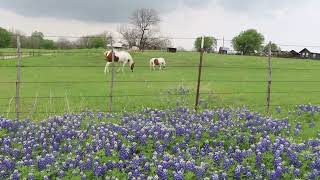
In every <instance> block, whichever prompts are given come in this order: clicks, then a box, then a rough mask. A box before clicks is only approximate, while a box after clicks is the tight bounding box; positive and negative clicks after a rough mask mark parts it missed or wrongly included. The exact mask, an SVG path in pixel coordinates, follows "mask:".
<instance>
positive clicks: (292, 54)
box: [276, 50, 300, 58]
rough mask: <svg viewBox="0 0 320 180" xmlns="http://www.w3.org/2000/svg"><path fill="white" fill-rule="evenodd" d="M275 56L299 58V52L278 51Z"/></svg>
mask: <svg viewBox="0 0 320 180" xmlns="http://www.w3.org/2000/svg"><path fill="white" fill-rule="evenodd" d="M276 56H278V57H283V58H300V53H298V52H297V51H295V50H291V51H279V52H278V53H277V54H276Z"/></svg>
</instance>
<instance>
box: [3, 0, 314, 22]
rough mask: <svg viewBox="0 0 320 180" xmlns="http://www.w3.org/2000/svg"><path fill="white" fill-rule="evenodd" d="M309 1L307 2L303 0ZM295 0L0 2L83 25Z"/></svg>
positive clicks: (257, 11)
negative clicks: (144, 11)
mask: <svg viewBox="0 0 320 180" xmlns="http://www.w3.org/2000/svg"><path fill="white" fill-rule="evenodd" d="M306 1H310V0H306ZM297 2H300V1H298V0H0V8H3V9H7V10H10V11H13V12H15V13H17V14H20V15H23V16H28V17H51V18H57V19H74V20H80V21H85V22H90V21H92V22H102V23H112V22H126V21H128V17H129V16H130V14H131V13H132V12H133V11H134V10H135V9H137V8H154V9H156V10H158V12H159V13H161V14H165V13H168V12H173V11H175V10H176V9H177V8H178V7H179V5H184V6H187V7H191V8H203V7H206V6H219V7H222V8H224V9H225V10H227V11H230V12H234V13H239V12H240V13H247V14H251V15H252V14H253V15H255V16H263V15H270V14H269V13H270V12H272V11H274V10H279V9H280V10H281V9H283V8H287V7H289V6H290V7H292V6H293V5H292V4H297Z"/></svg>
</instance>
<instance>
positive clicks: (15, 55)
mask: <svg viewBox="0 0 320 180" xmlns="http://www.w3.org/2000/svg"><path fill="white" fill-rule="evenodd" d="M45 37H47V38H49V37H50V38H71V39H72V38H80V37H77V36H45ZM87 37H88V36H87ZM92 37H97V36H92ZM88 38H89V37H88ZM166 38H168V39H176V40H177V39H182V40H195V39H196V38H183V37H166ZM202 38H203V37H202ZM217 40H220V41H229V42H231V40H226V39H224V38H223V39H222V38H221V39H217ZM18 41H20V37H19V35H18V36H17V51H16V52H14V51H8V52H5V51H2V52H1V53H2V54H5V55H4V56H3V58H0V59H4V60H6V59H13V60H15V59H17V65H6V64H5V65H0V70H1V68H16V69H17V70H16V73H17V79H16V81H15V82H14V81H0V85H6V84H15V85H16V86H15V92H16V95H15V96H14V97H0V99H2V100H12V99H15V112H10V111H9V110H8V111H7V112H0V113H8V114H9V113H15V114H16V118H17V119H20V115H21V114H29V113H30V112H24V111H22V110H21V99H30V100H34V99H50V100H51V99H65V98H67V99H68V97H66V96H51V95H50V96H36V97H33V96H21V95H20V93H21V85H23V84H39V85H45V84H72V85H75V84H104V85H105V86H106V85H108V84H109V85H110V92H109V95H102V96H101V95H96V96H94V95H92V96H89V95H87V96H86V95H84V96H69V98H77V97H79V98H92V99H99V98H109V105H108V107H109V109H105V112H117V111H116V110H114V109H113V108H112V106H113V103H114V102H113V98H114V97H117V98H129V97H142V98H150V97H159V96H167V95H166V94H164V95H159V94H146V93H141V94H114V93H113V92H114V83H115V82H116V83H148V82H149V83H181V81H176V80H144V81H142V80H128V81H126V80H116V79H115V74H114V63H113V65H112V76H111V79H110V80H107V81H82V80H79V81H23V80H21V69H26V70H28V68H62V67H63V68H66V67H67V68H98V67H101V68H102V67H104V66H100V65H86V66H83V65H24V64H22V63H21V61H22V58H27V57H29V56H40V55H41V56H45V55H53V56H54V55H57V54H78V53H79V54H80V53H89V52H83V51H76V50H39V49H38V50H35V49H32V50H22V48H21V43H20V42H18ZM111 42H112V41H111ZM223 44H224V43H223ZM265 45H269V52H268V54H266V56H265V57H266V62H267V63H266V67H258V66H257V67H254V66H225V65H223V66H219V65H202V61H205V59H204V60H203V59H202V58H203V53H204V50H203V47H202V48H201V50H200V52H199V57H200V59H199V60H200V62H199V65H172V66H171V67H176V68H195V69H196V68H198V69H199V72H198V74H197V77H198V78H195V79H194V80H184V82H189V83H192V84H194V86H195V87H197V91H196V92H195V94H190V95H191V96H194V97H195V106H194V108H195V110H198V109H199V107H198V106H199V97H200V96H201V95H211V94H212V92H203V91H201V86H200V83H201V82H223V83H250V84H256V83H261V84H265V85H267V90H266V91H251V92H250V91H239V92H215V93H214V94H215V95H239V94H246V95H250V94H265V95H266V101H265V103H264V104H259V105H260V106H265V107H266V113H269V112H270V107H273V106H281V105H283V104H278V105H276V104H271V97H272V94H305V93H315V94H316V93H320V91H310V90H304V91H272V87H271V84H272V83H319V82H320V80H313V79H312V80H307V81H304V80H293V81H290V80H283V81H279V80H278V81H273V80H272V76H271V74H272V71H273V70H281V71H282V70H286V71H318V70H320V68H317V67H313V68H277V67H272V51H271V42H270V43H268V44H265ZM283 46H286V47H301V46H303V45H288V44H283ZM303 47H314V48H318V47H319V48H320V46H303ZM111 48H112V50H113V47H112V46H111ZM91 53H92V52H91ZM93 53H101V51H100V50H99V51H97V52H93ZM5 56H9V57H5ZM140 67H149V66H143V65H142V66H141V65H140ZM203 68H210V69H212V70H215V69H248V70H265V71H266V72H267V74H266V80H219V79H212V80H204V79H202V78H201V71H202V69H203ZM106 87H107V86H106ZM107 88H108V87H107ZM170 95H171V96H177V97H178V96H183V95H184V94H170ZM11 104H12V102H10V105H11ZM34 104H36V102H35V103H34ZM106 104H107V102H106ZM284 105H295V104H284ZM68 106H69V105H68ZM118 112H121V110H120V111H118ZM36 113H44V114H45V113H47V114H48V113H50V114H51V113H64V112H49V111H46V112H42V111H37V112H36Z"/></svg>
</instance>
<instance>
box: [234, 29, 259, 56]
mask: <svg viewBox="0 0 320 180" xmlns="http://www.w3.org/2000/svg"><path fill="white" fill-rule="evenodd" d="M263 42H264V36H263V35H262V34H260V33H258V32H257V30H255V29H249V30H246V31H243V32H241V33H240V34H239V35H238V36H236V37H234V38H233V39H232V45H233V48H234V49H235V50H236V51H239V52H241V53H242V54H250V53H252V52H254V51H259V50H260V48H261V45H262V43H263Z"/></svg>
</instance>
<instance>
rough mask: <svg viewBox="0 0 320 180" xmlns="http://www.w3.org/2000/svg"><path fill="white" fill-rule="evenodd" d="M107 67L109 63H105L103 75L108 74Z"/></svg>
mask: <svg viewBox="0 0 320 180" xmlns="http://www.w3.org/2000/svg"><path fill="white" fill-rule="evenodd" d="M109 65H110V62H107V63H106V66H105V67H104V74H107V72H108V73H109Z"/></svg>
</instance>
